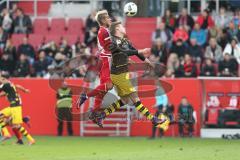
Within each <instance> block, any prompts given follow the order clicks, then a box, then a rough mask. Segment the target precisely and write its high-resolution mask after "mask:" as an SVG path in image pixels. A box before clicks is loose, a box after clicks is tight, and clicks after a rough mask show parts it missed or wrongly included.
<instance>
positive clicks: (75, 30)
mask: <svg viewBox="0 0 240 160" xmlns="http://www.w3.org/2000/svg"><path fill="white" fill-rule="evenodd" d="M67 28H68V30H67V34H77V35H80V34H82V33H83V20H82V19H69V21H68V27H67Z"/></svg>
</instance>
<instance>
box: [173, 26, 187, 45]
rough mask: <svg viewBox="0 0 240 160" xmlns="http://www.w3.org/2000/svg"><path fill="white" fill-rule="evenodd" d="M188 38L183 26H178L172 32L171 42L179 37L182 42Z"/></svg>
mask: <svg viewBox="0 0 240 160" xmlns="http://www.w3.org/2000/svg"><path fill="white" fill-rule="evenodd" d="M188 38H189V36H188V32H187V30H186V29H185V28H184V27H183V26H179V27H178V29H176V30H175V32H174V34H173V42H176V41H177V40H179V39H181V40H182V41H183V42H186V41H187V40H188Z"/></svg>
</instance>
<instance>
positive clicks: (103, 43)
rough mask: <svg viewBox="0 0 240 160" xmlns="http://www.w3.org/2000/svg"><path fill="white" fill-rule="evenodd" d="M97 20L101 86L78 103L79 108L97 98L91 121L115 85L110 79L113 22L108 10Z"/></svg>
mask: <svg viewBox="0 0 240 160" xmlns="http://www.w3.org/2000/svg"><path fill="white" fill-rule="evenodd" d="M95 19H96V21H97V22H98V24H99V31H98V50H99V55H98V56H99V79H100V84H99V85H98V86H97V87H96V88H95V89H93V90H92V91H90V92H88V93H82V94H81V95H80V97H79V99H78V102H77V107H78V108H79V107H80V106H81V105H82V104H83V103H84V102H85V101H86V100H87V99H88V98H89V97H95V102H94V106H93V112H92V114H90V116H89V118H90V119H93V117H94V111H96V110H98V109H99V108H100V106H101V104H102V100H103V97H104V96H105V95H106V93H107V92H108V90H110V89H112V88H113V84H112V81H111V78H110V62H111V52H110V50H109V45H110V44H111V38H110V33H109V27H110V25H111V23H112V20H111V18H110V16H109V15H108V12H107V10H101V11H98V12H97V14H96V16H95ZM95 123H97V122H95Z"/></svg>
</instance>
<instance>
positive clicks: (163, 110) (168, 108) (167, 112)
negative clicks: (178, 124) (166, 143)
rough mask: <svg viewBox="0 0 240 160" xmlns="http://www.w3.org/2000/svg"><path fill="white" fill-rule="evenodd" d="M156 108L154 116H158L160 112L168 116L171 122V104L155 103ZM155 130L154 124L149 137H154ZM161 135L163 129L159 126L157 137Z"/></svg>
mask: <svg viewBox="0 0 240 160" xmlns="http://www.w3.org/2000/svg"><path fill="white" fill-rule="evenodd" d="M156 108H157V111H156V113H155V116H156V117H158V116H159V115H160V114H164V115H166V116H168V117H169V118H170V121H171V122H173V111H174V106H173V105H172V104H167V105H157V106H156ZM156 131H157V128H156V126H154V125H153V126H152V136H151V138H155V137H156ZM163 135H164V130H163V129H162V128H159V137H162V136H163Z"/></svg>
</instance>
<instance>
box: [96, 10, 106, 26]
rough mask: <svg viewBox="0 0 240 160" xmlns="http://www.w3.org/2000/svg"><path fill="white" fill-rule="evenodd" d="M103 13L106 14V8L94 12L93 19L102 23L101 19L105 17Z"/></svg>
mask: <svg viewBox="0 0 240 160" xmlns="http://www.w3.org/2000/svg"><path fill="white" fill-rule="evenodd" d="M105 15H108V11H107V10H101V11H98V12H97V13H96V16H95V20H96V21H97V23H98V24H99V25H102V20H103V19H104V18H105Z"/></svg>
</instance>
